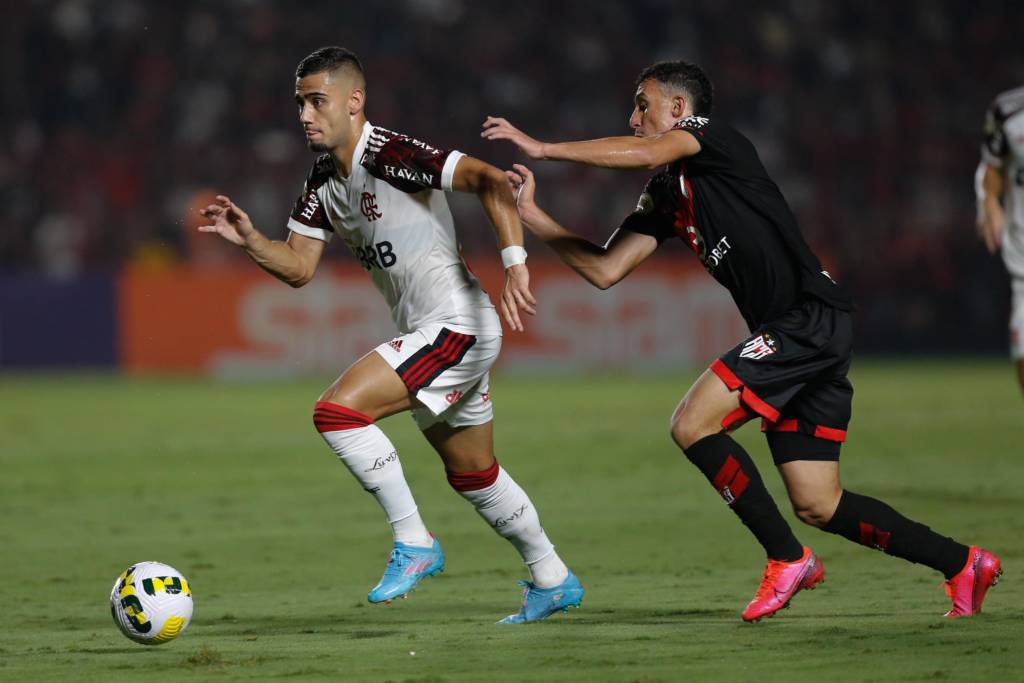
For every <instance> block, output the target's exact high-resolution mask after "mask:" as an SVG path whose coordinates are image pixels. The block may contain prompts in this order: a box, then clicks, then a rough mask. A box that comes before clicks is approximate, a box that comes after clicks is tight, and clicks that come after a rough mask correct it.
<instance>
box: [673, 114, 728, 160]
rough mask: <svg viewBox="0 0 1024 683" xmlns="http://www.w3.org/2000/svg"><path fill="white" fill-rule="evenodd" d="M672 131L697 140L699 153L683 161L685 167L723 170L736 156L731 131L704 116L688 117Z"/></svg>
mask: <svg viewBox="0 0 1024 683" xmlns="http://www.w3.org/2000/svg"><path fill="white" fill-rule="evenodd" d="M672 130H685V131H686V132H687V133H689V134H690V135H692V136H693V137H695V138H697V142H699V143H700V151H699V152H697V153H696V154H695V155H693V156H692V157H687V158H686V159H685V161H686V165H687V166H688V167H692V168H700V169H702V170H710V171H715V170H725V169H727V168H729V167H730V166H731V164H732V163H733V157H735V156H736V154H735V150H734V149H733V147H734V146H735V145H734V141H733V140H732V139H731V130H730V129H729V127H728V126H726V125H725V124H720V123H715V122H714V121H712V120H711V119H709V118H707V117H704V116H688V117H687V118H685V119H683V120H682V121H679V122H678V123H676V125H675V126H673V127H672Z"/></svg>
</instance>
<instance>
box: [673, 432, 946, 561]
mask: <svg viewBox="0 0 1024 683" xmlns="http://www.w3.org/2000/svg"><path fill="white" fill-rule="evenodd" d="M684 452H685V453H686V457H687V458H689V459H690V462H692V463H693V464H694V465H696V466H697V468H698V469H699V470H700V471H701V472H702V473H703V474H704V476H705V477H707V478H708V481H710V482H711V485H712V486H714V487H715V490H717V491H718V492H719V493H720V494H721V496H722V498H724V499H725V502H726V503H728V504H729V507H731V508H732V510H733V512H735V513H736V515H737V516H738V517H739V518H740V520H741V521H742V522H743V523H744V524H745V525H746V526H747V528H748V529H750V531H751V533H753V534H754V536H755V537H756V538H757V540H758V542H759V543H760V544H761V545H762V546H763V547H764V549H765V552H766V553H768V557H769V558H770V559H773V560H783V561H786V562H792V561H794V560H799V559H800V558H801V557H802V556H803V552H804V549H803V545H801V543H800V541H798V540H797V539H796V536H794V535H793V531H792V530H791V529H790V528H789V524H787V523H786V520H785V519H783V517H782V515H781V514H780V513H779V508H777V507H776V506H775V501H773V500H772V497H771V495H770V494H769V493H768V489H766V488H765V486H764V481H763V480H762V479H761V475H760V473H759V472H758V471H757V467H756V466H755V465H754V461H753V460H751V459H750V456H749V455H748V454H747V452H746V451H744V450H743V448H742V447H741V446H740V445H739V444H738V443H736V441H734V440H733V438H732V437H731V436H729V435H728V434H725V433H719V434H712V435H711V436H706V437H704V438H703V439H701V440H700V441H698V442H696V443H694V444H692V445H691V446H690V447H689V448H686V449H684ZM957 571H959V570H957Z"/></svg>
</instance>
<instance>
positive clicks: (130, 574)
mask: <svg viewBox="0 0 1024 683" xmlns="http://www.w3.org/2000/svg"><path fill="white" fill-rule="evenodd" d="M110 612H111V614H113V615H114V622H115V623H116V624H117V627H118V628H119V629H121V633H123V634H125V635H126V636H128V637H129V638H131V639H132V640H134V641H135V642H136V643H142V644H143V645H160V644H161V643H166V642H167V641H170V640H174V639H175V638H177V637H178V636H179V635H181V633H182V631H184V630H185V627H187V626H188V622H189V621H191V620H192V589H191V588H190V587H189V585H188V581H186V580H185V577H184V576H182V574H181V572H179V571H178V570H177V569H175V568H174V567H171V566H169V565H166V564H161V563H160V562H139V563H138V564H133V565H132V566H130V567H128V569H125V570H124V573H122V574H121V576H119V577H117V581H116V582H115V583H114V588H113V590H111V591H110Z"/></svg>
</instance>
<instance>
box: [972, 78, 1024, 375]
mask: <svg viewBox="0 0 1024 683" xmlns="http://www.w3.org/2000/svg"><path fill="white" fill-rule="evenodd" d="M975 190H976V192H977V196H978V233H979V234H980V235H981V238H982V239H983V240H984V241H985V246H986V247H988V250H989V251H990V252H992V253H993V254H994V253H995V252H996V251H997V250H999V249H1002V251H1003V262H1004V263H1005V264H1006V270H1007V271H1009V273H1010V284H1011V288H1012V298H1011V301H1012V304H1011V306H1012V308H1011V313H1010V355H1011V357H1012V358H1013V360H1014V362H1015V363H1016V366H1017V379H1018V381H1019V382H1020V386H1021V389H1024V87H1020V88H1016V89H1014V90H1008V91H1006V92H1004V93H1002V94H1000V95H999V96H997V97H996V99H995V100H994V101H993V102H992V105H991V106H990V107H989V109H988V113H987V114H986V116H985V135H984V141H983V143H982V145H981V163H980V164H979V165H978V172H977V175H976V182H975Z"/></svg>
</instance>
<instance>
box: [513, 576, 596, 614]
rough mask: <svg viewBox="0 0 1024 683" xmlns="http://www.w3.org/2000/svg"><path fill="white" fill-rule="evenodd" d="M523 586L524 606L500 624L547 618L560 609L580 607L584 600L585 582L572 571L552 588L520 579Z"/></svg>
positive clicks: (566, 610)
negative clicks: (537, 585) (538, 586)
mask: <svg viewBox="0 0 1024 683" xmlns="http://www.w3.org/2000/svg"><path fill="white" fill-rule="evenodd" d="M519 585H520V586H523V587H524V588H525V590H524V591H523V606H522V609H520V610H519V611H518V612H517V613H516V614H510V615H508V616H507V617H505V618H504V619H502V620H501V621H499V622H498V623H499V624H525V623H526V622H528V621H539V620H541V619H546V618H548V617H549V616H551V615H552V614H554V613H555V612H557V611H558V610H562V611H563V612H568V611H569V608H570V607H579V606H580V602H581V601H582V600H583V593H584V590H583V584H581V583H580V580H579V579H577V578H576V575H575V574H573V573H572V572H571V571H570V572H569V576H567V577H565V581H563V582H562V583H560V584H558V585H557V586H554V587H552V588H537V587H536V586H534V585H533V584H532V583H530V582H529V581H520V582H519Z"/></svg>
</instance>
